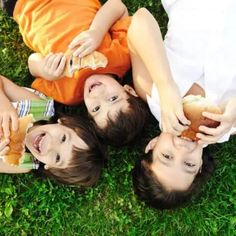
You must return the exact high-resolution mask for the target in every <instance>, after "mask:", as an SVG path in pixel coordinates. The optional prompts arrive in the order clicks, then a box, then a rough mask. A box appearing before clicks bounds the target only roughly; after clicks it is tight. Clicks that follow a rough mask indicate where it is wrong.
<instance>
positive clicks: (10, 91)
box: [0, 75, 39, 102]
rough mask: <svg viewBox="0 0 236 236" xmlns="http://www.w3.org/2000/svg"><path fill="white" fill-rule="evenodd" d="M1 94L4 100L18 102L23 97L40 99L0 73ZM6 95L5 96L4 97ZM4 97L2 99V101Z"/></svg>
mask: <svg viewBox="0 0 236 236" xmlns="http://www.w3.org/2000/svg"><path fill="white" fill-rule="evenodd" d="M0 96H1V98H2V99H3V100H6V99H7V100H8V102H17V101H20V100H23V99H39V97H38V96H37V95H36V94H34V93H32V92H30V91H28V90H26V89H25V88H22V87H21V86H18V85H17V84H15V83H13V82H12V81H10V80H9V79H7V78H6V77H4V76H1V75H0ZM4 97H5V98H4ZM2 99H0V101H1V102H2Z"/></svg>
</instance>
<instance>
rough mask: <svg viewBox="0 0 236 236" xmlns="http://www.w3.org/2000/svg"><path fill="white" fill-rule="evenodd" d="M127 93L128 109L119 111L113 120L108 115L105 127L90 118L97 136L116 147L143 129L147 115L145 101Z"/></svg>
mask: <svg viewBox="0 0 236 236" xmlns="http://www.w3.org/2000/svg"><path fill="white" fill-rule="evenodd" d="M127 94H128V96H129V97H128V98H127V101H128V103H129V108H128V111H119V112H118V113H117V115H116V118H115V120H114V119H112V118H110V117H108V120H107V125H106V127H103V128H100V127H99V126H98V125H97V124H96V123H95V121H94V120H93V119H92V122H93V124H94V126H95V130H96V132H97V134H98V136H99V137H100V138H101V139H102V140H104V142H105V143H107V144H110V145H113V146H116V147H121V146H124V145H126V144H128V143H130V142H132V141H134V139H135V138H136V137H137V136H138V135H139V134H140V133H141V131H142V130H143V129H144V127H145V124H146V122H147V121H148V117H149V111H148V108H147V105H146V103H145V102H144V101H143V100H142V99H141V98H140V97H136V96H133V95H131V94H129V93H127Z"/></svg>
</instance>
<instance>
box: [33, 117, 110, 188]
mask: <svg viewBox="0 0 236 236" xmlns="http://www.w3.org/2000/svg"><path fill="white" fill-rule="evenodd" d="M60 121H61V124H62V125H64V126H66V127H68V128H71V129H72V130H74V131H75V132H76V134H77V135H78V136H79V137H80V138H81V139H82V140H83V141H84V142H85V143H86V144H87V146H88V149H79V148H75V147H74V149H73V155H72V159H71V162H70V163H69V165H68V167H67V168H64V169H59V168H50V169H44V164H43V163H40V168H39V169H38V170H36V173H37V174H39V175H40V176H43V175H46V176H48V177H50V178H52V179H54V180H56V181H57V182H59V183H63V184H72V185H77V184H78V185H82V186H86V187H88V186H92V185H94V184H96V183H97V181H98V179H99V177H100V174H101V171H102V168H103V166H104V163H105V161H106V160H107V156H106V151H105V147H104V146H103V145H101V143H100V142H99V140H98V138H97V137H96V135H95V132H94V130H93V129H92V127H91V125H90V124H89V123H88V122H87V121H86V120H84V119H82V118H81V117H76V118H75V117H69V116H63V117H60ZM53 123H56V121H55V117H54V118H52V119H51V120H50V121H39V122H36V123H35V125H45V124H53Z"/></svg>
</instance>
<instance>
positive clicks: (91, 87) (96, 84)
mask: <svg viewBox="0 0 236 236" xmlns="http://www.w3.org/2000/svg"><path fill="white" fill-rule="evenodd" d="M101 84H102V83H101V82H96V83H94V84H92V85H91V86H90V87H89V93H91V91H92V90H93V89H94V88H96V87H98V86H100V85H101Z"/></svg>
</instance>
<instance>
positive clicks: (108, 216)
mask: <svg viewBox="0 0 236 236" xmlns="http://www.w3.org/2000/svg"><path fill="white" fill-rule="evenodd" d="M125 3H126V4H127V5H128V6H129V10H130V12H131V13H133V12H134V11H135V10H136V9H138V7H140V6H146V7H147V8H148V9H149V10H151V11H152V12H153V14H154V15H155V17H156V18H157V19H158V20H159V21H160V24H161V29H162V32H163V33H164V32H165V30H166V22H167V21H166V20H167V19H166V16H165V15H164V13H163V9H162V8H161V6H160V3H159V1H158V3H157V1H156V0H148V1H141V0H135V1H134V0H126V1H125ZM29 53H30V51H29V50H28V49H27V48H26V46H25V45H24V43H23V42H22V40H21V37H20V35H19V33H18V29H17V26H16V25H15V24H14V22H13V21H12V20H11V19H9V18H7V17H6V16H4V15H2V13H1V12H0V68H1V70H0V73H1V74H3V75H5V76H7V77H9V78H11V79H12V80H14V81H15V82H17V83H19V84H21V85H29V84H30V83H31V78H30V76H29V72H28V69H27V67H26V65H27V64H26V63H27V57H28V55H29ZM157 131H158V128H157V124H156V122H154V121H152V122H151V124H150V126H149V127H148V128H147V130H146V134H145V137H144V139H143V140H141V141H139V142H138V143H136V144H135V145H133V146H131V147H127V148H124V149H122V150H120V149H119V150H116V149H113V148H110V149H109V152H110V156H111V161H110V162H109V164H108V168H107V169H105V171H104V172H103V175H102V178H101V180H100V181H99V184H98V185H97V186H96V187H94V188H91V189H87V190H84V189H82V188H73V187H66V186H58V185H56V184H55V183H53V182H51V181H49V180H41V179H36V178H35V177H34V176H33V175H31V174H25V175H6V174H2V175H0V183H1V187H0V235H7V236H9V235H14V236H15V235H65V236H69V235H140V236H142V235H154V236H156V235H167V236H168V235H229V236H231V235H236V233H235V226H236V214H235V212H236V168H235V166H236V165H235V162H236V161H235V160H236V154H235V153H236V139H235V138H232V139H231V140H230V141H229V142H228V143H225V144H221V145H216V146H212V147H211V150H212V152H213V154H214V155H215V156H216V161H217V169H216V172H215V174H214V176H213V178H212V179H211V181H210V182H209V183H208V184H207V185H206V186H205V189H204V191H203V194H202V196H201V197H200V198H197V199H194V200H193V201H192V202H191V203H190V204H189V205H188V206H187V207H186V208H182V209H178V210H173V211H172V210H171V211H164V212H161V211H158V210H153V209H150V208H148V207H146V206H145V205H144V204H143V203H141V202H140V201H138V200H137V198H136V196H135V195H134V194H133V191H132V181H131V170H132V167H133V165H134V163H135V160H137V159H138V158H139V157H140V155H141V154H142V152H143V147H144V144H145V140H146V139H147V138H148V136H150V134H151V133H152V134H155V132H157Z"/></svg>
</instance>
